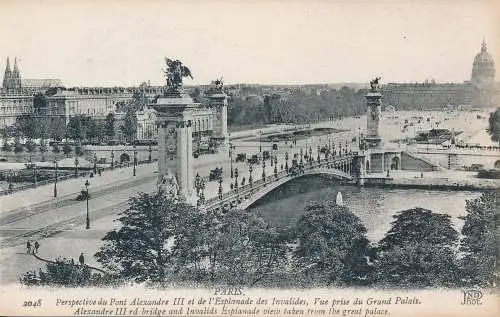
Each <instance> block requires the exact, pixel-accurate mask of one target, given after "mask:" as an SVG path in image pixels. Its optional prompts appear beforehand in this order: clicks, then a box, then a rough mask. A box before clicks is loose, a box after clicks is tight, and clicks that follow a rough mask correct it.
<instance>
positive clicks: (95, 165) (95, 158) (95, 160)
mask: <svg viewBox="0 0 500 317" xmlns="http://www.w3.org/2000/svg"><path fill="white" fill-rule="evenodd" d="M95 174H97V154H96V153H94V175H95Z"/></svg>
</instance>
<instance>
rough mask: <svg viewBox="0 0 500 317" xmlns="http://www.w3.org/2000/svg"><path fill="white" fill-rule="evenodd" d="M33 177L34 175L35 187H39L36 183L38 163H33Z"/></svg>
mask: <svg viewBox="0 0 500 317" xmlns="http://www.w3.org/2000/svg"><path fill="white" fill-rule="evenodd" d="M33 175H34V178H33V183H34V185H35V187H36V186H37V182H36V163H33Z"/></svg>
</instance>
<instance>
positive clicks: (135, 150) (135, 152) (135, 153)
mask: <svg viewBox="0 0 500 317" xmlns="http://www.w3.org/2000/svg"><path fill="white" fill-rule="evenodd" d="M136 166H137V147H136V146H135V144H134V176H135V167H136Z"/></svg>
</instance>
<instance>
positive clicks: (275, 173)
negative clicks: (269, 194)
mask: <svg viewBox="0 0 500 317" xmlns="http://www.w3.org/2000/svg"><path fill="white" fill-rule="evenodd" d="M271 162H272V160H271ZM274 177H275V178H276V179H278V164H274Z"/></svg>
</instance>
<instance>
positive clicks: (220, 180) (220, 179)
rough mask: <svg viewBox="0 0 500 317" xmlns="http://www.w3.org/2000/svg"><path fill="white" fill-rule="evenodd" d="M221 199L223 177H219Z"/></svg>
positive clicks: (220, 195) (220, 196)
mask: <svg viewBox="0 0 500 317" xmlns="http://www.w3.org/2000/svg"><path fill="white" fill-rule="evenodd" d="M219 199H222V176H219Z"/></svg>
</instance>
